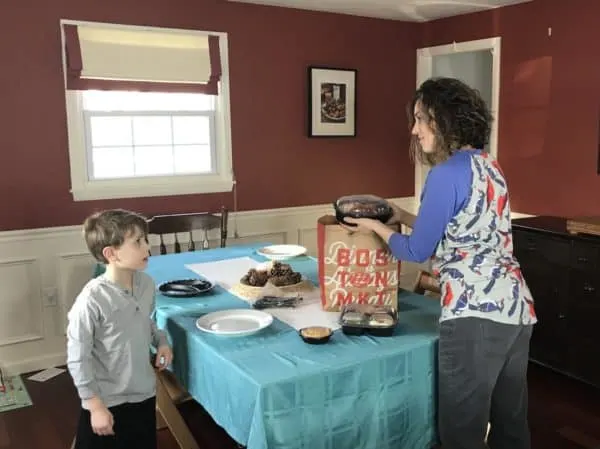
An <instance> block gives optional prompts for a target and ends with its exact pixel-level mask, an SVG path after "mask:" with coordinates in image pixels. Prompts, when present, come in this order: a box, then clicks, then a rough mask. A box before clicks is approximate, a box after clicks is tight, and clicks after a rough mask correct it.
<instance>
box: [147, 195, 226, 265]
mask: <svg viewBox="0 0 600 449" xmlns="http://www.w3.org/2000/svg"><path fill="white" fill-rule="evenodd" d="M228 218H229V212H228V210H227V208H226V207H224V206H223V207H221V212H220V213H219V214H213V213H209V212H199V213H189V214H174V215H155V216H154V217H151V218H150V219H149V220H148V228H149V233H150V234H155V235H158V236H159V237H160V253H161V254H167V247H166V246H165V243H164V240H163V236H164V235H166V234H173V235H174V238H175V246H174V250H175V252H176V253H180V252H181V244H180V243H179V240H178V239H177V234H178V233H188V234H189V243H188V248H187V249H188V251H195V250H196V244H195V243H194V238H193V235H192V231H195V230H201V231H204V238H203V241H202V249H208V247H209V244H208V231H210V230H212V229H220V232H221V248H225V246H226V245H227V221H228Z"/></svg>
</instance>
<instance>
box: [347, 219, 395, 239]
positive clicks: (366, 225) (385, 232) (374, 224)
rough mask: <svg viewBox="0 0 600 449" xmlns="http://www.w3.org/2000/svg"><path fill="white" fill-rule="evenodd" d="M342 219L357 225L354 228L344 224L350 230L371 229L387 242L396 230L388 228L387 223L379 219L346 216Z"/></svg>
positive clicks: (363, 230)
mask: <svg viewBox="0 0 600 449" xmlns="http://www.w3.org/2000/svg"><path fill="white" fill-rule="evenodd" d="M344 220H345V221H346V222H347V223H352V224H355V225H357V227H356V228H351V227H348V226H344V227H345V228H346V229H348V230H349V231H350V232H356V231H359V232H360V231H362V232H365V231H372V232H374V233H376V234H377V235H379V237H381V238H382V239H383V241H384V242H385V243H387V242H388V241H389V240H390V237H391V236H392V234H394V232H396V231H394V230H393V229H391V228H389V227H388V226H387V225H385V224H383V223H382V222H380V221H379V220H374V219H372V218H351V217H346V218H344Z"/></svg>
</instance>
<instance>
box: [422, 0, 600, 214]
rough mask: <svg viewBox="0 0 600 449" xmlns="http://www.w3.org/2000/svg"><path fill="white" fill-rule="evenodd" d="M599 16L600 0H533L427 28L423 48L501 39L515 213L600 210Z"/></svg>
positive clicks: (506, 158)
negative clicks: (599, 154) (453, 42)
mask: <svg viewBox="0 0 600 449" xmlns="http://www.w3.org/2000/svg"><path fill="white" fill-rule="evenodd" d="M598 17H600V2H596V1H590V0H570V1H568V2H565V1H563V0H535V1H533V2H531V3H524V4H521V5H516V6H511V7H506V8H500V9H497V10H494V11H491V12H486V13H480V14H471V15H465V16H459V17H454V18H449V19H444V20H438V21H435V22H431V23H427V24H424V25H423V27H422V30H421V32H422V41H421V45H422V46H425V47H427V46H433V45H440V44H447V43H451V42H452V41H457V42H460V41H468V40H473V39H481V38H488V37H493V36H501V37H502V57H501V86H500V111H499V120H500V121H499V135H498V144H499V147H498V148H499V160H500V163H501V165H502V167H503V169H504V171H505V173H506V176H507V178H508V182H509V188H510V193H511V202H512V209H513V210H516V211H519V212H526V213H531V214H537V215H539V214H554V215H562V216H569V215H600V175H598V173H597V167H598V130H599V108H600V102H599V99H600V95H599V94H600V57H599V56H598V51H597V48H598V44H599V43H600V26H598V23H597V21H598ZM549 27H551V28H552V35H551V36H550V37H549V36H548V28H549Z"/></svg>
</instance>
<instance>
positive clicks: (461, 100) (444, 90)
mask: <svg viewBox="0 0 600 449" xmlns="http://www.w3.org/2000/svg"><path fill="white" fill-rule="evenodd" d="M417 103H419V104H420V106H421V113H422V114H423V119H424V120H426V121H428V122H429V126H430V127H431V130H432V131H433V133H434V134H435V150H434V151H433V152H432V153H429V154H428V153H424V152H423V150H422V148H421V145H420V144H419V141H418V139H417V137H416V136H414V135H413V136H412V139H411V145H410V147H411V156H412V158H413V160H418V161H420V162H422V163H425V164H427V165H436V164H439V163H440V162H443V161H445V160H446V159H448V157H450V155H452V153H454V151H456V150H458V149H460V148H464V147H466V146H471V147H473V148H476V149H483V148H484V147H485V145H486V144H487V143H488V142H489V140H490V132H491V123H492V115H491V113H490V111H489V109H488V106H487V105H486V104H485V101H484V100H483V98H481V94H480V93H479V91H477V90H476V89H473V88H471V87H469V86H467V85H466V84H465V83H463V82H462V81H460V80H457V79H455V78H430V79H428V80H427V81H425V82H424V83H423V84H421V86H420V87H419V89H417V91H416V92H415V96H414V98H413V100H412V104H411V106H410V110H409V111H408V114H409V123H410V128H411V129H412V127H413V126H414V122H415V118H414V109H415V105H416V104H417Z"/></svg>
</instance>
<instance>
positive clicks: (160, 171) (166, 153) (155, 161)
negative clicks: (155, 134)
mask: <svg viewBox="0 0 600 449" xmlns="http://www.w3.org/2000/svg"><path fill="white" fill-rule="evenodd" d="M135 174H136V176H155V175H172V174H173V147H172V146H170V145H169V146H150V147H135Z"/></svg>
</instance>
